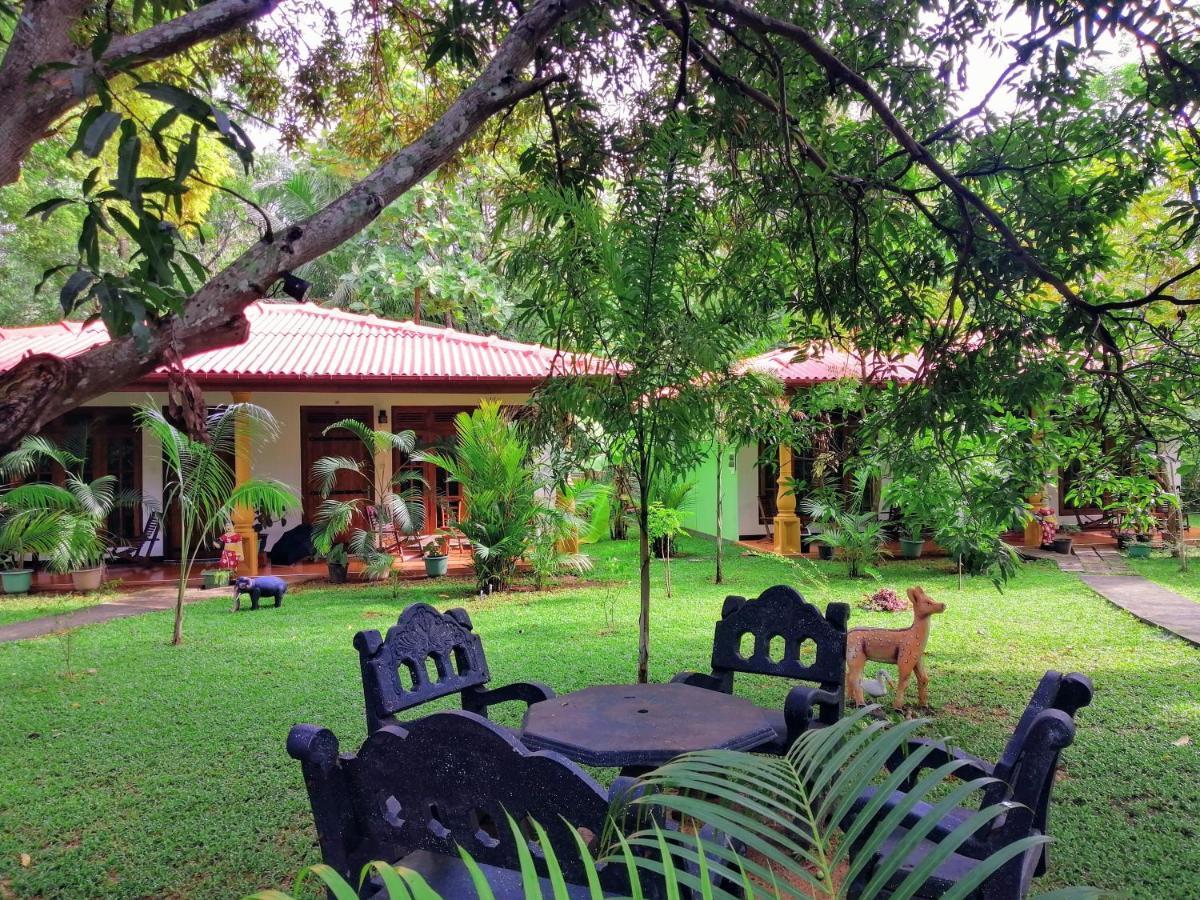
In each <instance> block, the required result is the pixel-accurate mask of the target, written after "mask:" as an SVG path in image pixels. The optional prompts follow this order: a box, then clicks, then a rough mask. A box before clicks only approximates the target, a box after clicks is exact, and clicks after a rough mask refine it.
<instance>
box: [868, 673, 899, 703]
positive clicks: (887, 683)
mask: <svg viewBox="0 0 1200 900" xmlns="http://www.w3.org/2000/svg"><path fill="white" fill-rule="evenodd" d="M895 686H896V679H895V678H893V677H892V673H891V672H889V671H888V670H887V669H880V670H879V671H878V672H876V673H875V677H874V678H864V679H863V680H862V689H863V693H865V694H866V695H867V696H868V697H882V696H883V695H884V694H886V693H887V692H888V691H890V690H891V689H892V688H894V687H895Z"/></svg>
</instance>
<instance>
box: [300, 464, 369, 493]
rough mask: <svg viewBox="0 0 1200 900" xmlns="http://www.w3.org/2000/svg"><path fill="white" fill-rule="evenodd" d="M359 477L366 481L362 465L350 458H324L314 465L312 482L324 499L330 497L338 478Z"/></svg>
mask: <svg viewBox="0 0 1200 900" xmlns="http://www.w3.org/2000/svg"><path fill="white" fill-rule="evenodd" d="M344 472H345V473H349V474H352V475H357V476H358V477H359V478H362V479H363V480H366V478H367V475H366V473H365V472H364V471H363V467H362V463H361V462H360V461H359V460H357V459H352V458H351V457H349V456H322V457H321V458H320V459H318V460H316V461H314V462H313V464H312V474H311V480H312V483H313V485H314V486H315V487H316V489H317V490H318V491H320V492H321V496H322V497H328V496H329V495H330V494H331V493H332V492H333V489H334V487H335V486H336V485H337V479H338V476H339V475H341V474H342V473H344Z"/></svg>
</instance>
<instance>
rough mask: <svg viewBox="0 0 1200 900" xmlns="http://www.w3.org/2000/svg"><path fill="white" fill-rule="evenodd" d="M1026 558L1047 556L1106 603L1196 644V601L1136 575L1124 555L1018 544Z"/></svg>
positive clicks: (1199, 638) (1199, 610)
mask: <svg viewBox="0 0 1200 900" xmlns="http://www.w3.org/2000/svg"><path fill="white" fill-rule="evenodd" d="M1018 552H1019V553H1020V554H1021V556H1023V557H1025V558H1027V559H1048V560H1050V561H1051V562H1053V563H1054V564H1055V565H1057V566H1058V567H1059V568H1060V569H1062V570H1063V571H1064V572H1073V573H1075V574H1076V575H1078V576H1079V579H1080V581H1082V582H1083V583H1084V584H1086V585H1087V586H1088V587H1090V588H1091V589H1092V590H1093V591H1095V592H1096V593H1097V594H1099V595H1100V596H1101V597H1103V598H1104V599H1105V600H1108V601H1109V602H1110V603H1112V604H1114V605H1116V606H1119V607H1121V609H1123V610H1125V611H1126V612H1128V613H1130V614H1131V615H1134V616H1136V617H1137V618H1139V619H1141V620H1142V621H1143V622H1148V623H1149V624H1151V625H1154V626H1156V627H1158V628H1162V629H1163V630H1164V631H1169V632H1171V633H1172V634H1175V635H1178V636H1179V637H1181V638H1183V639H1184V640H1185V641H1188V642H1190V643H1192V644H1195V645H1197V646H1200V603H1196V602H1194V601H1192V600H1189V599H1188V598H1187V597H1184V596H1181V595H1180V594H1177V593H1175V592H1174V591H1172V590H1168V589H1167V588H1165V587H1163V586H1162V585H1158V584H1155V583H1154V582H1153V581H1151V580H1150V579H1149V578H1143V577H1142V576H1141V575H1136V574H1134V573H1133V571H1132V570H1131V569H1130V568H1129V564H1128V563H1127V562H1125V557H1123V556H1122V555H1121V554H1120V553H1118V552H1117V551H1116V550H1115V549H1113V548H1110V547H1091V546H1086V547H1076V548H1075V551H1074V553H1071V554H1069V555H1067V554H1061V553H1048V552H1046V551H1045V550H1035V549H1032V548H1029V547H1022V548H1020V549H1019V551H1018Z"/></svg>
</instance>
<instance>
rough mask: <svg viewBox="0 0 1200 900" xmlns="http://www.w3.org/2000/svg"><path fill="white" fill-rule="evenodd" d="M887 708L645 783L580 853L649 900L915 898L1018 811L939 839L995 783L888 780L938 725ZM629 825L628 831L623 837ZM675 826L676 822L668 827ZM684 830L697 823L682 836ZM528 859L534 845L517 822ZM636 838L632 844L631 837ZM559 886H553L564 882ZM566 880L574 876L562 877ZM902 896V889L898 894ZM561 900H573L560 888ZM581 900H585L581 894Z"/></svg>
mask: <svg viewBox="0 0 1200 900" xmlns="http://www.w3.org/2000/svg"><path fill="white" fill-rule="evenodd" d="M874 710H875V707H867V708H865V709H862V710H858V711H856V712H855V713H854V714H853V715H850V716H847V717H845V718H843V719H842V720H840V721H839V722H837V723H836V724H834V725H831V726H829V727H828V728H823V729H818V730H814V731H809V732H806V733H805V734H804V735H802V736H801V737H800V739H799V740H798V741H797V742H796V743H795V744H794V745H793V746H792V748H791V750H790V752H789V753H788V754H787V755H786V756H784V757H772V756H758V755H754V754H750V753H739V752H733V751H720V750H712V751H703V752H698V753H689V754H686V755H684V756H681V757H679V758H678V759H675V760H673V761H672V762H669V763H667V764H666V765H664V766H662V767H661V768H659V769H657V770H655V771H653V772H651V773H649V774H648V775H645V776H643V777H642V778H641V779H639V781H638V783H637V784H636V785H635V786H634V787H633V789H632V790H630V791H628V792H627V793H626V794H625V796H626V798H628V799H627V801H626V802H625V803H623V804H621V805H620V807H619V808H618V809H616V810H614V813H613V816H612V818H611V820H610V827H609V828H608V829H606V834H605V835H604V836H603V840H602V842H601V848H600V852H598V853H597V854H595V855H593V854H592V853H591V852H590V851H589V849H588V848H587V846H586V845H585V844H584V843H583V841H582V839H579V840H578V841H577V848H578V851H579V854H580V859H581V860H582V861H583V862H585V863H587V864H588V866H586V867H585V868H588V869H591V870H592V871H594V870H595V869H596V867H597V866H601V865H604V866H612V865H615V866H617V867H618V869H619V870H621V871H628V872H629V877H630V881H631V887H632V888H633V889H632V890H631V892H630V893H631V894H632V896H634V897H641V896H643V895H644V892H645V888H646V887H647V886H648V884H649V883H650V882H652V881H653V882H656V883H658V884H660V885H661V884H665V885H666V887H667V893H668V896H672V897H675V896H680V889H691V890H692V891H694V892H695V894H694V895H695V896H699V897H704V898H717V900H733V898H741V897H746V898H750V897H776V898H779V897H786V898H793V897H797V898H798V897H806V898H807V897H820V898H823V900H842V898H846V897H849V896H851V892H852V888H853V890H854V891H855V893H854V896H856V897H858V898H861V900H874V898H880V897H907V896H911V895H912V894H913V893H915V891H916V890H917V889H918V888H919V887H920V886H921V885H922V884H923V883H924V881H925V880H926V879H927V878H928V877H929V876H930V875H931V874H932V873H933V872H934V871H935V870H936V869H937V868H938V867H939V866H940V865H942V864H943V863H945V862H946V861H947V860H948V859H949V858H950V856H951V855H952V854H953V853H954V852H955V850H956V849H957V848H958V847H960V846H961V845H962V844H963V843H964V842H965V841H966V840H967V839H968V838H969V837H970V836H971V835H973V834H975V833H976V832H977V831H979V830H981V829H984V828H986V827H988V826H989V825H990V824H991V823H992V822H994V821H995V820H997V819H998V818H1000V817H1001V816H1004V815H1005V814H1006V813H1008V812H1010V811H1011V809H1012V806H1013V804H1011V803H1007V802H1001V803H996V804H993V805H991V806H988V807H986V808H984V809H981V810H980V811H979V812H978V813H977V814H974V815H971V816H968V817H966V818H965V819H964V820H963V821H961V822H959V824H958V825H957V827H956V828H954V829H953V830H952V831H950V832H949V833H948V834H946V835H945V836H944V837H941V838H940V839H938V838H934V837H932V836H931V835H932V832H933V829H934V827H935V826H936V825H942V826H945V825H946V824H947V822H946V820H944V819H943V818H942V815H943V813H944V811H945V809H948V808H950V807H952V806H963V805H966V803H967V799H968V798H969V797H970V796H971V795H972V794H975V793H977V792H978V791H980V790H982V789H983V787H984V786H985V785H987V784H988V783H990V782H991V779H988V778H976V779H972V780H968V781H964V782H963V783H960V784H954V783H952V779H954V778H956V777H958V776H957V775H956V773H957V771H958V770H959V769H960V768H961V767H962V766H964V765H966V763H965V761H962V760H958V761H951V762H949V763H947V764H945V765H942V766H939V767H929V768H923V769H920V768H919V767H920V765H921V763H922V762H923V760H925V758H926V757H927V756H928V755H929V754H930V753H931V752H933V751H934V749H935V747H936V744H935V743H934V742H923V743H922V744H921V745H919V749H917V750H914V751H913V752H912V753H910V754H909V755H908V756H907V757H906V758H905V759H904V762H903V763H902V764H900V765H899V766H897V767H896V769H895V771H894V772H891V773H881V770H882V768H883V766H884V763H885V762H887V761H888V760H890V759H893V758H896V757H899V756H900V755H901V754H902V752H903V749H904V748H905V747H906V746H907V745H908V741H909V739H910V738H912V737H913V736H914V735H915V733H916V732H917V730H918V729H919V728H921V727H922V726H923V725H924V724H925V721H924V720H920V719H916V720H909V721H904V722H900V723H899V724H895V725H893V724H890V723H888V722H882V721H879V720H876V719H873V718H872V713H873V712H874ZM918 772H919V774H917V775H916V776H915V778H914V780H915V784H914V786H913V787H912V788H911V790H908V792H907V794H906V795H905V796H904V799H903V800H902V801H901V802H900V803H899V805H898V806H897V807H896V809H895V810H894V811H892V812H889V813H888V814H887V815H881V814H879V811H880V810H881V809H882V808H883V804H884V803H885V801H886V800H887V799H888V798H889V796H890V795H891V794H892V792H893V791H896V790H899V789H901V787H902V786H903V785H904V783H905V781H906V779H908V778H910V777H913V776H914V773H918ZM870 787H874V788H875V791H874V793H873V795H872V797H873V799H871V800H870V801H868V802H867V803H866V805H865V807H864V808H863V809H862V810H861V811H860V812H859V814H858V815H855V816H851V815H850V813H851V810H852V807H853V806H854V804H855V802H856V801H857V800H858V799H859V798H860V797H862V796H863V795H864V794H865V793H866V791H867V789H868V788H870ZM922 803H927V804H929V805H930V806H931V807H932V808H931V809H930V810H929V812H928V813H926V814H925V815H924V816H921V817H919V818H920V820H919V822H918V823H917V824H916V825H915V826H914V827H912V828H911V829H910V830H909V834H910V836H915V837H914V840H916V838H917V837H920V838H924V839H926V840H927V841H928V842H929V843H928V852H927V853H926V854H925V856H924V860H923V863H922V864H921V865H919V866H917V867H916V868H915V869H914V870H913V871H911V872H910V873H909V874H908V875H907V876H905V875H904V874H903V873H902V871H901V867H902V866H903V864H904V863H905V861H906V859H907V858H908V856H909V852H908V850H905V851H904V852H895V853H891V854H888V855H885V856H882V858H880V859H878V860H876V858H875V857H876V854H877V853H879V851H880V850H881V848H882V847H883V845H884V842H885V841H887V840H888V838H889V837H890V836H891V833H892V831H893V829H894V828H895V827H896V826H897V824H898V823H899V822H901V821H903V820H904V819H905V818H907V817H909V816H913V817H918V812H919V811H918V805H919V804H922ZM616 823H622V826H621V828H619V827H618V826H617V824H616ZM662 823H666V824H662ZM672 823H683V824H682V826H680V825H676V824H672ZM510 828H511V829H512V833H513V838H514V840H515V841H516V844H517V847H518V849H520V848H522V847H525V846H526V845H527V841H528V838H527V837H526V835H525V834H524V833H523V832H522V831H521V829H520V827H519V826H518V825H517V824H516V823H515V822H512V821H511V820H510ZM622 828H624V829H625V830H628V831H629V832H630V833H628V834H625V833H623V831H622ZM1047 840H1048V838H1046V837H1044V836H1034V837H1029V838H1025V839H1023V840H1020V841H1017V842H1015V843H1014V844H1011V845H1009V846H1008V847H1007V848H1005V849H1003V850H1001V851H998V852H997V853H995V854H994V855H992V856H990V857H988V858H987V859H984V860H982V861H980V862H979V864H978V865H977V866H976V867H975V868H973V869H972V871H971V873H970V874H969V875H968V876H966V877H965V878H964V879H963V880H962V881H961V882H959V884H958V885H957V886H956V887H955V889H954V890H952V891H951V892H950V893H948V894H946V895H945V896H946V897H947V898H961V897H966V896H969V895H970V894H971V893H972V892H973V891H974V890H975V889H976V888H978V887H979V886H980V885H981V884H982V883H983V882H984V881H985V880H986V879H987V878H988V877H989V876H991V875H992V874H993V873H994V872H996V871H997V870H998V869H999V868H1000V867H1001V866H1002V865H1004V864H1005V863H1006V862H1008V861H1009V860H1010V859H1011V858H1012V857H1013V856H1015V855H1018V854H1020V853H1022V852H1024V851H1026V850H1029V849H1032V848H1034V847H1036V846H1038V845H1040V844H1044V843H1046V842H1047ZM539 850H540V852H541V855H542V857H543V860H544V862H545V865H546V867H547V869H548V870H549V871H550V872H551V873H555V872H561V865H560V863H559V861H558V859H559V857H560V856H561V853H562V850H561V848H559V850H558V851H556V849H555V848H554V847H553V846H551V845H550V843H549V842H548V841H545V840H543V841H542V842H541V844H540V847H539ZM463 855H464V858H465V859H466V862H467V865H468V868H469V870H470V871H471V874H472V878H473V883H474V887H475V891H476V893H477V895H478V896H479V897H480V898H491V897H493V896H494V894H493V892H492V890H491V887H490V886H489V884H488V881H487V877H486V876H485V875H484V874H483V872H482V871H481V870H480V869H479V867H478V866H476V865H475V864H474V862H473V860H471V859H470V858H469V856H467V855H466V854H465V853H464V854H463ZM520 863H521V874H522V880H523V883H524V884H526V885H532V886H533V893H532V894H530V896H541V894H540V893H539V892H538V888H537V886H536V885H537V879H538V877H539V872H538V868H537V866H536V863H535V861H534V858H533V856H532V854H531V853H528V852H525V853H521V854H520ZM372 874H378V875H379V876H380V878H381V880H382V881H383V883H384V887H385V892H384V894H382V895H381V896H390V897H392V898H405V900H407V898H409V897H414V898H422V900H425V898H437V897H438V896H439V895H438V894H437V893H436V892H434V891H433V890H432V889H431V888H430V887H429V885H428V884H427V883H426V882H425V881H424V879H422V877H421V876H420V875H419V874H417V873H416V872H414V871H412V870H410V869H404V868H393V867H392V866H390V865H388V864H386V863H383V862H375V863H371V864H370V865H369V866H367V867H365V868H364V871H363V877H364V878H365V877H367V876H368V875H372ZM308 877H315V878H316V879H318V880H319V881H321V882H322V883H323V884H324V885H325V887H326V888H327V889H328V890H329V892H330V893H331V895H332V896H334V897H337V898H338V900H343V898H344V900H350V898H355V897H357V894H356V892H355V891H354V889H353V888H352V887H351V885H349V884H347V883H346V881H345V880H344V879H342V878H341V877H340V876H339V875H338V874H337V873H336V872H335V871H334V870H333V869H331V868H330V867H329V866H325V865H319V866H313V867H311V868H310V869H308V870H306V871H305V872H304V873H302V874H301V876H300V878H298V879H297V881H296V887H297V888H299V887H301V886H302V885H303V883H304V881H305V880H306V879H307V878H308ZM551 880H552V881H553V877H552V879H551ZM560 880H561V876H560ZM893 882H895V883H896V884H895V885H894V886H893V887H891V888H889V887H888V885H889V883H893ZM587 890H588V894H587V896H589V897H592V898H602V897H605V896H607V895H606V894H605V893H604V892H603V890H602V888H601V886H600V883H599V879H598V878H591V877H589V884H588V885H587ZM254 896H255V897H257V898H261V900H283V898H285V897H286V895H283V894H280V893H278V892H275V891H264V892H262V893H259V894H256V895H254ZM554 896H555V897H560V896H566V891H565V888H564V887H562V886H561V885H560V887H559V889H558V890H556V891H555V893H554ZM571 896H578V895H577V894H572V895H571ZM1054 896H1055V897H1056V898H1057V900H1065V898H1067V897H1079V898H1083V897H1094V896H1096V894H1095V892H1092V891H1083V890H1075V891H1071V890H1068V891H1059V892H1056V893H1055V895H1054Z"/></svg>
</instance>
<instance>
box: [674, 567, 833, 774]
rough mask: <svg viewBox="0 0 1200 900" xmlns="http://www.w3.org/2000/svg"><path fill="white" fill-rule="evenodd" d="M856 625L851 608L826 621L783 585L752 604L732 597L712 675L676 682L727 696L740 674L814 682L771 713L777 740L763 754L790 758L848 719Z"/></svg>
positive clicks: (718, 631)
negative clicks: (849, 647)
mask: <svg viewBox="0 0 1200 900" xmlns="http://www.w3.org/2000/svg"><path fill="white" fill-rule="evenodd" d="M849 618H850V607H849V606H848V605H846V604H845V603H830V604H829V606H828V607H827V608H826V610H825V614H824V615H822V614H821V611H820V610H819V609H817V607H815V606H813V605H812V604H811V603H808V602H807V601H806V600H805V599H804V598H803V597H802V596H801V595H800V594H799V593H798V592H797V591H795V590H794V589H792V588H790V587H788V586H787V585H782V584H781V585H776V586H775V587H772V588H767V590H765V591H763V592H762V594H760V595H759V596H758V597H756V598H755V599H753V600H747V599H746V598H745V597H726V598H725V604H724V606H723V607H722V608H721V620H720V621H719V622H717V624H716V628H715V630H714V632H713V651H712V672H711V673H710V674H707V675H705V674H703V673H698V672H680V673H679V674H678V675H676V676H675V678H674V679H672V680H673V681H676V682H682V683H684V684H691V685H695V686H696V687H703V688H708V689H709V690H714V691H721V692H722V693H726V694H731V693H733V676H734V673H736V672H743V673H748V674H753V675H772V676H775V677H777V678H789V679H795V680H797V681H808V682H812V683H813V684H809V685H796V686H795V687H793V688H792V689H791V691H790V692H789V693H788V695H787V699H786V700H785V701H784V706H783V709H782V710H778V711H776V710H764V712H765V713H766V714H767V716H768V719H769V720H770V722H771V727H772V728H773V729H774V730H775V733H776V739H775V741H773V742H771V743H768V744H766V745H764V746H762V747H760V748H758V749H759V750H760V751H762V752H767V753H776V754H784V753H786V752H787V751H788V749H789V748H790V747H791V746H792V744H793V743H794V742H795V740H796V738H798V737H799V736H800V735H801V734H803V733H804V732H805V731H807V730H808V729H810V728H816V727H820V726H823V725H831V724H833V723H834V722H836V721H837V720H838V719H840V718H841V716H842V706H843V697H844V695H845V683H846V622H847V621H848V620H849ZM809 644H811V647H810V646H808V645H809Z"/></svg>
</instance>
